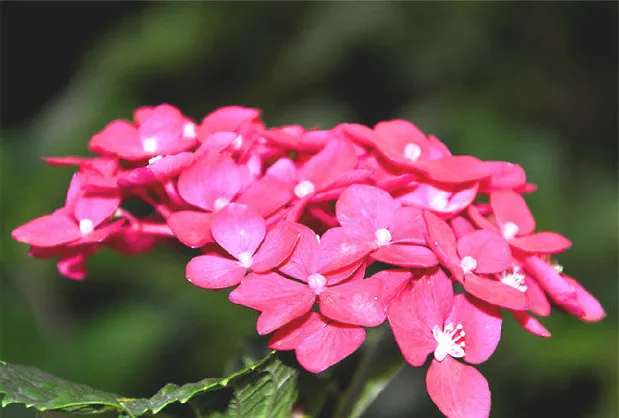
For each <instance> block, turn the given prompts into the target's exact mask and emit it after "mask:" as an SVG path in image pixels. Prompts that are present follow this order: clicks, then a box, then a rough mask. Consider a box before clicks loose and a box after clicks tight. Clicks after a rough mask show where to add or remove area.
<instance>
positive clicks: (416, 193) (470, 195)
mask: <svg viewBox="0 0 619 418" xmlns="http://www.w3.org/2000/svg"><path fill="white" fill-rule="evenodd" d="M478 186H479V185H478V183H472V184H466V185H456V186H454V185H453V184H439V183H436V184H430V183H425V182H424V183H418V182H415V183H413V184H412V185H411V186H410V187H408V188H407V189H405V190H403V191H400V192H398V194H397V196H396V199H397V200H398V201H399V202H401V203H402V204H403V205H410V206H415V207H418V208H420V209H428V210H431V211H433V212H436V213H442V214H446V215H449V214H455V213H458V212H460V211H462V210H464V209H465V208H466V207H467V206H468V205H470V204H471V202H473V200H475V197H477V189H478Z"/></svg>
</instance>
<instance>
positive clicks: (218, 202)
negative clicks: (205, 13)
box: [213, 197, 230, 212]
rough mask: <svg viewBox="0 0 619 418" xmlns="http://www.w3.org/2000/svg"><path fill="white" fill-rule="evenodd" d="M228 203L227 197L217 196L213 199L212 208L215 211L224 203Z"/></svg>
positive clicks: (222, 206)
mask: <svg viewBox="0 0 619 418" xmlns="http://www.w3.org/2000/svg"><path fill="white" fill-rule="evenodd" d="M228 203H230V199H228V198H227V197H218V198H217V199H215V203H213V208H214V209H215V212H217V211H220V210H221V209H223V208H224V207H225V206H226V205H228Z"/></svg>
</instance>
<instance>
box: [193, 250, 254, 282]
mask: <svg viewBox="0 0 619 418" xmlns="http://www.w3.org/2000/svg"><path fill="white" fill-rule="evenodd" d="M245 271H246V269H245V267H243V266H241V265H240V264H239V262H238V261H236V260H230V259H228V258H223V257H218V256H214V255H199V256H197V257H194V258H192V259H191V260H190V261H189V263H187V267H186V269H185V276H186V277H187V280H189V282H190V283H191V284H193V285H196V286H198V287H202V288H205V289H225V288H226V287H230V286H236V285H237V284H239V283H241V280H242V279H243V277H245Z"/></svg>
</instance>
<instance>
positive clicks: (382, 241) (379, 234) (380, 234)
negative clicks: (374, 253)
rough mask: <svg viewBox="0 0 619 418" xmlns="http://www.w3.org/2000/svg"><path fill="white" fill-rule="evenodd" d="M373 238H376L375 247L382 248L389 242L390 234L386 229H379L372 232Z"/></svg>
mask: <svg viewBox="0 0 619 418" xmlns="http://www.w3.org/2000/svg"><path fill="white" fill-rule="evenodd" d="M374 236H375V237H376V241H375V242H376V245H377V246H378V247H382V246H383V245H387V244H389V243H390V242H391V232H389V230H388V229H387V228H380V229H377V230H376V232H374Z"/></svg>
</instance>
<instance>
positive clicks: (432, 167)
mask: <svg viewBox="0 0 619 418" xmlns="http://www.w3.org/2000/svg"><path fill="white" fill-rule="evenodd" d="M415 167H416V168H417V169H419V170H421V171H423V172H424V173H425V175H426V176H428V177H429V178H430V179H431V180H434V181H438V182H439V183H456V184H460V183H468V182H471V181H477V180H482V179H484V178H486V177H489V176H490V174H491V172H490V170H489V169H488V167H486V165H485V163H484V162H483V161H481V160H479V159H477V158H475V157H471V156H469V155H458V156H449V157H443V158H441V159H439V160H431V161H418V162H417V164H416V165H415Z"/></svg>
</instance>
